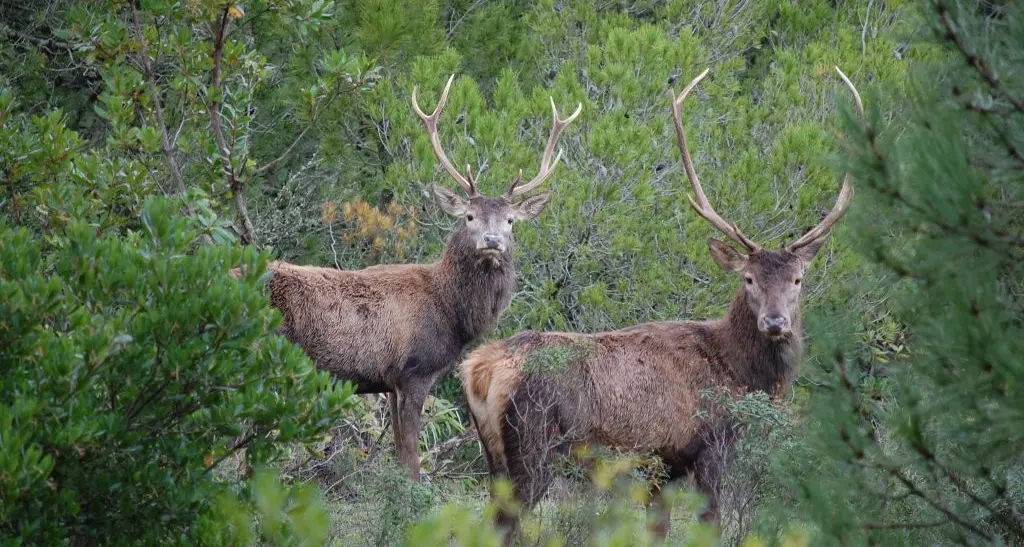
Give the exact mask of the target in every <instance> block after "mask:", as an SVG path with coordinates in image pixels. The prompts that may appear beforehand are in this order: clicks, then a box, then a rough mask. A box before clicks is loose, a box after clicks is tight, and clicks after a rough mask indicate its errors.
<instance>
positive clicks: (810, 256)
mask: <svg viewBox="0 0 1024 547" xmlns="http://www.w3.org/2000/svg"><path fill="white" fill-rule="evenodd" d="M826 239H828V232H825V233H824V234H821V235H820V236H818V237H817V239H812V240H810V241H808V242H807V243H805V244H803V245H801V246H799V247H797V248H795V249H794V248H792V247H791V248H790V249H789V252H791V253H793V254H795V255H796V256H798V257H800V260H803V261H804V264H810V263H811V261H812V260H814V256H815V255H817V254H818V249H820V248H821V246H822V245H824V244H825V240H826Z"/></svg>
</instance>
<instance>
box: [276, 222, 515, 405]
mask: <svg viewBox="0 0 1024 547" xmlns="http://www.w3.org/2000/svg"><path fill="white" fill-rule="evenodd" d="M466 236H467V234H466V233H465V232H464V231H460V232H456V233H455V234H453V235H452V236H451V238H450V241H449V243H448V246H447V248H446V249H445V252H444V254H443V255H442V257H441V259H440V260H439V261H437V262H436V263H434V264H424V265H420V264H409V265H381V266H373V267H370V268H366V269H364V270H359V271H343V270H337V269H333V268H320V267H312V266H296V265H293V264H288V263H284V262H274V263H271V264H270V265H269V269H270V270H271V271H273V272H274V275H273V277H271V279H270V281H269V282H268V287H269V291H270V302H271V304H272V305H273V306H274V307H276V308H278V309H280V310H282V312H283V319H284V321H283V325H282V327H281V331H282V332H281V333H282V335H284V336H285V337H287V338H288V339H289V340H291V341H292V342H294V343H296V344H297V345H299V346H301V347H302V348H303V349H304V350H305V351H306V353H307V354H308V355H309V357H310V358H311V359H313V360H314V361H315V362H316V363H317V366H318V367H319V368H320V369H322V370H326V371H328V372H331V373H332V374H334V375H336V376H337V377H339V378H343V379H346V380H349V381H352V382H353V383H354V384H356V386H357V388H358V390H359V391H360V392H365V393H381V392H390V391H394V390H395V389H406V390H410V389H411V390H414V391H422V389H419V384H426V385H427V386H428V387H429V386H430V385H433V382H434V379H435V378H436V377H437V376H439V375H441V374H442V373H444V372H445V371H446V370H447V369H448V368H450V366H451V365H452V364H454V363H455V361H456V360H457V359H458V357H459V356H460V355H461V353H462V350H463V348H465V346H466V345H467V344H469V343H470V342H472V341H474V340H476V339H477V338H478V337H480V336H481V335H482V334H485V333H487V332H489V331H490V330H491V329H493V328H494V326H495V325H496V324H497V321H498V319H499V318H500V317H501V314H502V313H504V311H505V310H506V309H507V308H508V305H509V302H510V301H511V297H512V291H513V290H514V287H515V275H516V272H515V266H514V264H513V262H512V258H511V255H510V253H509V252H505V253H502V254H501V255H497V256H496V257H495V258H494V260H491V259H487V260H479V259H477V258H476V249H475V246H472V245H470V244H469V241H468V238H467V237H466Z"/></svg>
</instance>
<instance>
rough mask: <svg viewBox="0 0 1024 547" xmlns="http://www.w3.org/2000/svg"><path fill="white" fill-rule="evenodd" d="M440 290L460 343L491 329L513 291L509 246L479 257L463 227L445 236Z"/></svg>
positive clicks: (513, 266)
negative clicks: (444, 296) (446, 241)
mask: <svg viewBox="0 0 1024 547" xmlns="http://www.w3.org/2000/svg"><path fill="white" fill-rule="evenodd" d="M439 270H440V274H441V275H440V283H441V284H442V285H443V286H444V290H442V291H441V293H442V294H443V295H446V297H447V298H446V299H447V300H448V302H445V304H446V306H445V307H447V308H448V309H449V311H450V312H451V313H452V314H453V316H454V317H453V319H454V320H455V324H456V329H455V330H456V336H457V337H458V338H459V340H460V341H461V342H462V343H463V344H468V343H469V342H470V341H472V340H474V339H476V338H478V337H480V336H481V335H483V334H485V333H487V332H489V331H490V330H491V329H493V328H494V327H495V326H496V325H497V323H498V319H499V318H500V317H501V314H502V313H504V312H505V310H506V309H507V308H508V305H509V303H510V302H511V299H512V292H513V291H514V290H515V280H516V267H515V262H514V261H513V260H512V252H511V249H506V250H505V252H504V253H501V254H499V255H495V256H486V257H485V256H481V255H480V254H478V253H477V250H476V245H475V243H474V242H473V241H472V240H471V239H470V237H469V233H468V230H466V229H465V228H463V229H461V230H459V231H457V232H455V233H453V234H452V235H451V237H449V238H448V243H447V244H446V245H445V250H444V253H443V254H442V255H441V260H440V262H439Z"/></svg>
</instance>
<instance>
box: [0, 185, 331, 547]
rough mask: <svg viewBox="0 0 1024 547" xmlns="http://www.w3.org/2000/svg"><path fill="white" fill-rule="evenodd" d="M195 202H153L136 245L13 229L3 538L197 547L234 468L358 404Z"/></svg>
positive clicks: (6, 254) (2, 401) (0, 404)
mask: <svg viewBox="0 0 1024 547" xmlns="http://www.w3.org/2000/svg"><path fill="white" fill-rule="evenodd" d="M179 207H181V204H180V202H171V201H167V200H164V199H158V200H154V201H150V202H148V203H147V204H146V205H145V207H144V210H143V213H142V217H141V220H142V229H141V230H140V231H126V233H124V234H123V235H122V236H121V237H118V235H117V234H116V233H108V234H104V235H101V236H99V237H97V235H96V232H97V230H96V229H95V228H94V227H93V226H90V225H88V224H86V223H84V222H81V221H77V220H71V221H70V222H69V223H68V224H67V227H66V229H65V230H64V231H63V233H59V234H51V238H50V241H52V242H54V243H56V245H53V246H46V247H44V246H43V245H42V244H41V243H40V242H39V241H38V239H37V238H34V237H33V235H32V233H31V232H30V231H28V230H27V229H24V228H21V229H11V228H8V227H5V226H3V227H0V316H2V317H3V318H4V321H3V323H2V324H0V371H2V374H0V446H2V448H3V450H2V451H0V534H2V535H4V536H6V537H15V538H20V539H21V541H23V542H25V543H38V544H47V545H52V544H56V543H62V542H70V543H71V544H122V543H133V544H140V543H142V544H157V543H159V544H169V543H170V544H173V543H192V541H191V540H190V537H191V534H192V533H193V526H194V525H195V523H196V522H197V520H198V518H199V516H201V515H202V514H203V513H205V512H206V511H207V509H208V508H209V505H210V503H211V500H212V499H213V498H214V496H215V494H217V493H218V492H222V491H224V490H225V489H226V488H227V486H226V484H225V483H222V482H218V481H217V480H216V476H215V475H214V473H213V471H214V468H215V467H216V466H217V464H218V463H219V462H221V461H222V460H224V459H225V458H227V457H228V456H229V455H231V454H232V453H234V452H235V451H237V450H239V449H241V448H243V447H245V448H246V449H247V450H246V458H247V459H248V460H249V462H251V463H261V462H267V461H270V460H272V459H273V458H274V457H275V456H276V455H277V449H278V447H279V446H281V445H283V443H290V442H294V441H300V440H312V439H313V438H314V437H316V436H317V435H318V434H320V433H321V432H322V431H324V430H325V429H326V428H327V427H328V426H330V425H331V423H332V422H333V421H334V419H335V418H336V417H337V413H338V411H339V410H341V409H342V408H343V407H344V404H345V402H346V399H347V398H348V397H349V395H350V394H351V389H350V388H348V387H345V388H341V387H338V386H336V385H334V384H333V383H332V382H331V381H330V379H329V378H328V376H327V375H326V374H324V373H319V372H317V371H316V370H315V369H314V367H313V365H312V363H311V362H310V361H309V360H308V359H307V358H305V357H304V356H303V354H302V353H301V351H300V350H299V349H298V348H296V347H294V346H292V345H290V344H288V343H287V342H286V341H285V340H284V339H282V338H280V337H277V336H275V335H274V334H273V331H274V329H275V328H276V327H277V325H278V322H279V316H278V314H276V312H274V311H272V310H271V309H269V308H268V307H267V302H266V297H265V296H264V295H263V290H262V283H261V276H262V274H263V273H264V272H265V263H266V257H265V256H264V255H262V254H257V253H255V252H254V251H251V250H243V249H240V248H237V247H228V246H209V245H207V246H201V247H198V248H195V249H194V247H195V243H196V241H197V239H198V237H199V235H200V232H199V231H197V230H196V229H195V228H194V224H195V223H196V221H195V220H187V219H185V218H182V217H180V216H179V215H178V209H179ZM239 264H244V265H246V266H248V268H249V273H247V274H246V275H245V277H243V278H242V279H241V280H236V279H234V278H232V277H230V276H228V275H227V271H228V269H230V268H231V267H233V266H236V265H239ZM243 423H247V424H249V427H248V428H246V429H245V430H244V431H245V432H244V434H243V428H242V425H243Z"/></svg>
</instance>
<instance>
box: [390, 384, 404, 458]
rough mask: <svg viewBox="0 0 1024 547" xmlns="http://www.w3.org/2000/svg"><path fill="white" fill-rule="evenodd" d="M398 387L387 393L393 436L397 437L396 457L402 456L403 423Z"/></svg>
mask: <svg viewBox="0 0 1024 547" xmlns="http://www.w3.org/2000/svg"><path fill="white" fill-rule="evenodd" d="M398 397H399V395H398V388H395V390H394V391H389V392H388V393H387V398H388V409H389V410H390V411H391V436H392V437H394V439H395V459H396V460H399V461H401V457H402V441H403V439H402V424H401V420H400V419H399V415H398Z"/></svg>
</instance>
